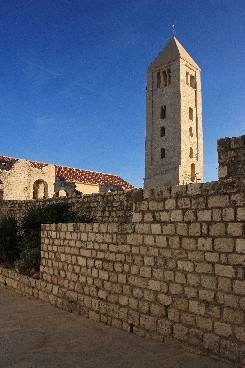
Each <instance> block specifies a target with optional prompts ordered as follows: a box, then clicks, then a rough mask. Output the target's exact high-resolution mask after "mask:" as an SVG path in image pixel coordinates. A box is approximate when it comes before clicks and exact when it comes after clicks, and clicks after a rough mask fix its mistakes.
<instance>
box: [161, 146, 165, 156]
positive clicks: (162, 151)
mask: <svg viewBox="0 0 245 368" xmlns="http://www.w3.org/2000/svg"><path fill="white" fill-rule="evenodd" d="M161 158H165V148H161Z"/></svg>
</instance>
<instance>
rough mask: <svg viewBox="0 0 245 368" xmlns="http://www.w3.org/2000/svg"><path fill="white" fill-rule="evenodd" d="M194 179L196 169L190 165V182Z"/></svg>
mask: <svg viewBox="0 0 245 368" xmlns="http://www.w3.org/2000/svg"><path fill="white" fill-rule="evenodd" d="M195 178H196V167H195V164H191V181H192V182H194V181H195Z"/></svg>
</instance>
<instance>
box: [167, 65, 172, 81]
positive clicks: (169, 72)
mask: <svg viewBox="0 0 245 368" xmlns="http://www.w3.org/2000/svg"><path fill="white" fill-rule="evenodd" d="M167 72H168V84H171V69H168V70H167Z"/></svg>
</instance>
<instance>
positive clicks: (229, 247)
mask: <svg viewBox="0 0 245 368" xmlns="http://www.w3.org/2000/svg"><path fill="white" fill-rule="evenodd" d="M234 246H235V240H234V239H233V238H217V239H214V250H215V251H216V252H220V253H230V252H233V250H234Z"/></svg>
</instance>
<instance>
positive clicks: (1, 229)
mask: <svg viewBox="0 0 245 368" xmlns="http://www.w3.org/2000/svg"><path fill="white" fill-rule="evenodd" d="M20 253H21V241H20V236H19V231H18V224H17V221H16V219H15V218H14V217H13V216H6V217H4V218H2V220H1V221H0V262H1V263H5V264H13V263H14V262H15V261H16V260H17V259H18V258H19V256H20Z"/></svg>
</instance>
